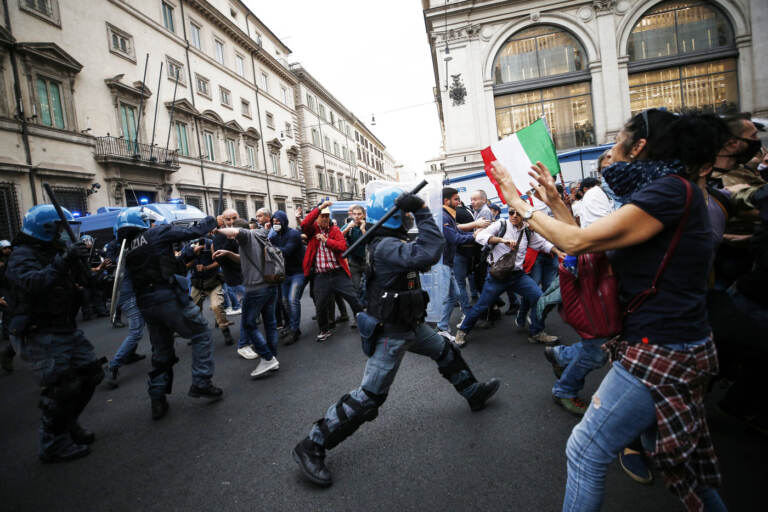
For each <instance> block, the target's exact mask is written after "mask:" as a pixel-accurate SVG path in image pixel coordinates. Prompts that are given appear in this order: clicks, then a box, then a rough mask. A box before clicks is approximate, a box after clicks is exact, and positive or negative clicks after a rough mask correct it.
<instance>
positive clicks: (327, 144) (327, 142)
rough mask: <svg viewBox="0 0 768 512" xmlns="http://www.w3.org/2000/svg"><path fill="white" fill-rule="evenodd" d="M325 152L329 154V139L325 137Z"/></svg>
mask: <svg viewBox="0 0 768 512" xmlns="http://www.w3.org/2000/svg"><path fill="white" fill-rule="evenodd" d="M325 150H326V151H328V152H329V153H330V152H331V139H329V138H328V137H325Z"/></svg>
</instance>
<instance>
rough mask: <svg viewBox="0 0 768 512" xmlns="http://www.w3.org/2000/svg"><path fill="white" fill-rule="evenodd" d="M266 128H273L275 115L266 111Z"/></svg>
mask: <svg viewBox="0 0 768 512" xmlns="http://www.w3.org/2000/svg"><path fill="white" fill-rule="evenodd" d="M267 128H272V129H273V130H274V129H275V116H274V115H272V114H270V113H269V112H267Z"/></svg>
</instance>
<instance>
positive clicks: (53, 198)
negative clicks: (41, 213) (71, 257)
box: [43, 183, 89, 283]
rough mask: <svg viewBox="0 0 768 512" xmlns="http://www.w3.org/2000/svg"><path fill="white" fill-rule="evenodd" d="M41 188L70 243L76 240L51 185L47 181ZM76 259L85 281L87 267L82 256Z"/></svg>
mask: <svg viewBox="0 0 768 512" xmlns="http://www.w3.org/2000/svg"><path fill="white" fill-rule="evenodd" d="M43 188H44V189H45V192H46V193H47V194H48V197H49V198H51V204H52V205H53V207H54V208H55V209H56V214H57V215H58V216H59V219H61V222H62V223H63V224H64V229H66V230H67V234H68V235H69V240H70V242H71V243H73V244H74V243H75V242H77V240H78V238H77V237H75V232H74V231H72V226H70V225H69V221H68V220H67V217H65V216H64V210H62V209H61V205H60V204H59V201H58V200H56V194H54V193H53V189H52V188H51V185H49V184H48V183H43ZM77 261H79V262H80V265H79V267H80V271H81V272H82V274H83V275H82V278H83V279H84V281H83V282H84V283H85V282H87V278H88V274H89V272H88V267H86V266H85V262H84V261H83V260H82V258H78V259H77Z"/></svg>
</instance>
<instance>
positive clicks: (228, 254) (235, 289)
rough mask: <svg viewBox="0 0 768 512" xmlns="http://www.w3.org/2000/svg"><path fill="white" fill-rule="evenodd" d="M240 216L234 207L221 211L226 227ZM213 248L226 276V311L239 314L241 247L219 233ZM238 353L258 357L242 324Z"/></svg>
mask: <svg viewBox="0 0 768 512" xmlns="http://www.w3.org/2000/svg"><path fill="white" fill-rule="evenodd" d="M239 218H240V216H239V215H238V213H237V211H236V210H233V209H232V208H227V209H226V210H224V211H223V212H222V213H221V220H222V223H223V224H224V227H225V228H231V227H232V226H233V225H234V223H235V221H236V220H238V219H239ZM213 250H214V252H213V259H214V260H216V262H217V263H218V264H219V266H220V267H221V272H222V275H223V277H224V294H225V295H226V296H227V299H228V300H229V306H230V307H229V309H228V310H227V311H226V313H227V314H237V313H238V312H239V311H240V300H241V299H242V297H243V296H244V295H245V288H244V287H243V273H242V271H241V269H240V254H239V251H240V248H239V246H238V245H237V242H236V241H235V240H229V239H228V238H227V237H225V236H224V235H220V234H218V233H217V234H216V235H214V237H213ZM241 320H242V319H241ZM241 323H242V322H241ZM237 353H238V354H240V355H241V356H242V357H244V358H246V359H255V358H256V357H257V355H256V352H254V351H253V350H252V349H251V348H250V344H249V343H248V340H247V339H246V338H244V330H243V329H242V325H241V328H240V339H239V341H238V343H237Z"/></svg>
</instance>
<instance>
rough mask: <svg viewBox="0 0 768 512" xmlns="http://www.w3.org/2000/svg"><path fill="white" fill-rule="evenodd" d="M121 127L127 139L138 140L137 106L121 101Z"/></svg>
mask: <svg viewBox="0 0 768 512" xmlns="http://www.w3.org/2000/svg"><path fill="white" fill-rule="evenodd" d="M119 110H120V127H121V128H122V129H123V138H124V139H125V140H136V107H134V106H133V105H128V104H125V103H120V109H119Z"/></svg>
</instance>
